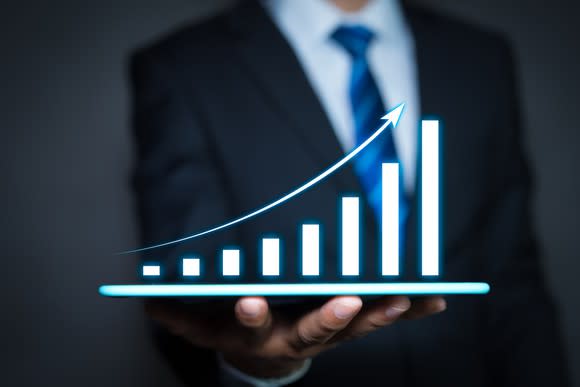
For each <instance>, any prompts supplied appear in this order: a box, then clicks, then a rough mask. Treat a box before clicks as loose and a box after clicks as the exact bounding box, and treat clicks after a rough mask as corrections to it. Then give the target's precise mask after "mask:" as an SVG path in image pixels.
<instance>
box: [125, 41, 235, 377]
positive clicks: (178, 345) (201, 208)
mask: <svg viewBox="0 0 580 387" xmlns="http://www.w3.org/2000/svg"><path fill="white" fill-rule="evenodd" d="M166 57H167V55H157V56H155V55H152V54H151V53H149V52H144V53H138V54H137V55H135V56H134V57H133V58H132V61H131V66H130V77H131V78H130V79H131V87H132V97H133V121H132V124H133V130H134V136H135V143H136V164H135V169H134V176H133V188H134V194H135V200H136V210H137V218H138V226H139V230H140V236H141V237H140V241H141V243H142V244H143V245H145V246H147V245H151V244H157V243H160V242H165V241H168V240H173V239H177V238H180V237H182V236H184V235H187V234H191V233H193V232H196V231H198V230H200V229H202V228H204V227H207V226H208V225H213V224H216V223H217V222H219V221H222V220H223V219H226V218H227V216H228V215H229V211H228V203H230V202H229V200H228V195H227V192H228V190H227V185H226V183H225V179H224V178H223V172H222V168H220V164H219V160H218V158H217V157H216V152H215V148H214V146H213V143H212V139H211V133H210V128H207V127H205V126H204V125H203V114H202V113H201V112H198V111H196V109H197V108H198V107H199V106H198V105H199V104H196V103H195V100H194V98H193V97H192V96H191V95H190V94H188V92H187V88H186V87H185V85H187V81H181V82H177V81H175V77H176V74H177V71H175V69H173V68H171V67H170V66H168V65H167V64H165V63H163V61H162V59H159V58H166ZM219 237H220V239H219V240H224V239H226V240H229V241H232V242H233V243H235V241H236V237H237V236H236V235H234V234H232V232H225V233H221V234H220V235H219ZM219 240H218V239H216V238H213V237H209V238H203V239H200V240H195V241H191V242H187V243H182V244H177V245H172V246H168V247H167V248H161V249H155V250H151V251H147V252H145V253H144V254H143V255H142V259H143V260H151V261H157V262H161V264H162V269H163V271H162V275H163V277H164V278H163V280H164V281H172V280H176V279H178V278H179V264H178V262H179V258H180V257H182V256H183V255H184V254H186V253H188V254H196V255H198V256H200V257H202V267H201V271H202V273H201V274H202V278H208V277H210V276H211V274H212V273H213V272H214V271H215V270H214V269H215V266H217V265H215V264H214V262H215V260H216V257H217V256H216V251H218V248H219ZM153 331H154V337H155V339H156V340H155V341H156V344H157V346H158V347H159V349H160V351H161V352H162V353H163V354H164V355H165V357H166V358H167V359H168V360H169V363H170V365H171V366H172V367H173V368H174V370H175V371H176V372H177V374H178V375H179V376H180V377H181V378H182V379H183V380H185V381H186V382H188V383H189V385H199V386H205V385H207V386H215V385H218V382H217V378H218V374H217V373H218V371H217V369H218V368H217V362H216V358H215V354H214V353H213V352H212V351H208V350H202V349H199V348H195V347H193V346H191V345H190V344H188V343H186V342H185V341H183V340H181V339H180V338H178V337H175V336H173V335H171V334H170V333H169V332H167V331H165V330H164V329H163V328H161V327H158V326H155V327H154V328H153Z"/></svg>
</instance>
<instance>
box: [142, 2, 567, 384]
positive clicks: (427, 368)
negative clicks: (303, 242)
mask: <svg viewBox="0 0 580 387" xmlns="http://www.w3.org/2000/svg"><path fill="white" fill-rule="evenodd" d="M514 78H515V77H514V63H513V59H512V56H511V51H510V48H509V46H508V45H507V44H506V42H505V41H504V40H503V39H502V38H501V37H499V36H497V35H496V34H494V33H491V32H488V31H483V30H480V29H477V28H473V27H471V26H468V25H465V24H463V23H460V22H458V21H455V20H452V19H448V18H445V17H442V16H439V15H436V14H432V13H428V12H424V11H420V10H417V9H413V8H411V7H409V6H406V5H401V4H399V3H398V2H397V1H394V0H352V1H347V0H271V1H263V2H258V1H252V0H248V1H242V2H240V3H239V4H238V5H237V6H235V7H234V8H232V9H231V10H228V11H226V12H224V13H223V14H220V15H218V16H216V17H214V18H212V19H210V20H208V21H205V22H203V23H201V24H197V25H192V26H186V27H185V28H182V29H181V30H179V31H177V32H175V33H173V34H171V35H170V36H168V37H166V38H164V39H162V40H161V41H159V42H157V43H155V44H153V45H151V46H149V47H146V48H144V49H141V50H140V51H138V52H137V53H136V54H135V55H134V56H133V58H132V64H131V79H132V87H133V93H134V130H135V137H136V142H137V164H136V171H135V178H134V188H135V193H136V198H137V203H138V213H139V217H140V225H141V231H142V239H143V242H144V243H146V244H149V243H155V242H158V241H164V240H169V239H175V238H176V237H180V236H182V235H186V234H188V233H191V232H195V231H197V230H200V229H202V228H204V227H206V226H208V225H213V224H219V223H220V222H222V221H223V220H225V219H230V218H232V217H234V216H236V215H239V214H241V213H244V212H247V211H248V210H251V209H254V208H257V207H259V206H260V205H261V204H263V203H264V202H266V201H268V200H271V199H273V198H275V197H276V196H277V195H279V194H280V193H283V192H287V191H289V190H290V189H291V188H293V187H295V186H297V185H298V184H300V183H302V182H303V181H304V180H306V178H308V177H310V176H314V175H315V174H316V173H318V172H320V171H321V170H322V169H323V168H324V167H326V166H328V165H330V164H332V163H333V162H335V161H336V160H338V159H340V158H341V157H342V156H343V155H344V153H345V152H346V151H348V150H350V149H352V148H353V147H354V146H356V145H358V144H359V143H360V142H361V141H364V139H365V138H367V137H368V135H369V134H370V133H371V131H372V130H374V129H376V124H377V120H378V118H380V117H381V116H382V115H383V114H384V112H385V111H386V110H388V107H391V106H394V105H395V104H398V103H400V102H406V106H407V109H406V112H405V116H404V117H403V118H402V120H401V122H400V123H399V125H398V126H397V128H396V129H394V130H392V131H389V132H386V133H385V134H384V136H382V138H381V140H380V141H378V142H377V145H373V146H374V148H373V152H367V154H368V155H371V156H363V157H373V159H372V160H367V161H369V162H373V163H375V162H379V163H380V162H381V161H397V162H399V163H400V164H401V165H402V171H403V173H402V184H401V187H402V189H401V198H402V200H401V203H402V204H401V214H402V216H401V219H400V224H401V226H402V229H403V238H402V243H403V245H402V246H403V249H402V250H403V251H404V254H405V255H404V260H403V261H402V265H403V268H402V269H403V270H402V271H403V279H413V278H414V277H416V274H415V273H417V267H416V257H417V215H418V211H417V190H418V188H419V187H418V186H417V175H418V173H417V162H416V160H417V157H418V156H419V155H418V130H417V128H418V125H417V124H418V121H419V120H420V118H421V117H425V116H437V117H439V118H440V119H441V122H442V124H443V131H444V136H443V138H442V147H443V149H444V152H443V153H444V155H443V162H442V167H443V173H442V175H443V176H444V181H443V183H442V184H443V191H442V192H443V201H444V203H445V207H444V208H445V211H444V219H443V230H444V240H443V241H442V242H443V246H444V249H443V256H444V259H445V261H444V267H445V269H444V278H445V280H448V281H474V280H482V281H487V282H489V283H490V284H491V286H492V293H491V294H490V295H489V296H485V297H455V298H452V297H450V298H448V299H447V300H444V299H443V298H441V297H431V298H423V299H414V300H410V299H409V298H407V297H383V298H379V299H373V300H364V302H363V300H361V298H359V297H357V296H356V295H353V296H344V297H334V298H330V299H329V300H322V301H319V302H314V301H312V302H309V301H307V300H293V302H288V303H284V304H282V305H280V304H276V303H273V302H272V300H266V299H264V298H259V297H243V298H241V299H239V300H235V301H232V302H231V303H230V302H229V301H227V300H225V301H224V300H222V301H213V302H202V303H183V302H168V301H161V302H159V301H158V302H152V303H148V305H147V311H148V313H149V315H150V316H151V317H152V319H153V321H155V337H156V341H157V343H158V346H159V348H160V350H161V351H162V352H163V353H164V354H165V356H166V357H167V358H168V360H169V362H170V364H171V365H172V366H173V368H174V369H175V371H176V372H177V373H178V374H179V376H180V377H181V378H182V379H183V381H184V382H185V383H186V384H188V385H192V386H199V385H208V386H214V385H223V386H246V385H249V386H252V385H253V386H282V385H288V384H296V385H303V386H320V385H335V386H342V385H345V386H348V385H364V386H453V385H461V386H489V385H493V386H503V385H505V386H536V385H537V386H545V385H551V386H566V385H567V376H566V370H565V359H564V358H563V354H562V353H563V351H562V348H561V339H560V333H559V327H558V322H557V317H556V311H555V309H554V306H553V303H552V300H551V298H550V296H549V294H548V291H547V289H546V286H545V283H544V279H543V275H542V272H541V265H540V257H539V252H538V248H537V246H536V242H535V237H534V234H533V230H532V227H531V216H530V209H529V207H530V189H531V181H530V174H529V171H528V166H527V163H526V160H525V157H524V154H523V151H522V139H521V127H520V117H519V110H518V103H519V102H518V98H517V86H516V84H515V79H514ZM377 184H378V176H377V174H376V173H374V172H373V171H372V170H371V169H370V168H364V167H361V163H360V160H355V161H354V162H353V164H352V165H349V166H347V167H346V168H345V169H344V170H343V171H341V172H340V173H339V174H337V175H336V176H333V177H331V178H330V179H329V180H328V181H326V182H325V183H324V184H321V185H318V186H316V187H314V188H313V189H312V190H310V191H308V192H307V193H306V194H304V195H303V196H301V198H300V199H299V200H298V201H293V202H289V203H287V204H286V205H285V206H283V207H280V208H277V209H275V210H273V211H271V212H269V213H267V214H265V216H263V217H260V218H256V219H253V220H252V221H250V222H248V223H246V224H244V225H243V226H242V227H236V228H231V229H227V230H224V231H223V232H220V233H218V234H215V235H211V236H209V237H208V238H204V239H203V240H199V241H195V243H194V242H192V243H191V244H181V245H176V246H172V247H170V248H167V249H164V250H160V251H156V252H155V254H157V255H156V257H159V256H160V255H162V256H163V258H164V259H165V265H166V266H167V267H168V269H167V275H168V276H170V277H171V276H172V275H175V273H176V272H177V268H176V267H173V268H172V267H171V266H170V265H171V264H172V263H173V262H177V258H178V257H180V256H182V255H183V254H185V253H188V252H192V251H195V252H196V253H198V254H200V255H201V256H203V257H206V261H205V262H206V263H205V266H204V268H203V272H204V279H208V280H210V279H212V278H214V279H215V278H218V276H217V273H216V271H217V270H218V269H219V268H218V266H219V265H215V264H213V263H212V262H213V260H212V258H215V256H216V255H215V252H216V251H219V249H220V248H221V247H223V245H224V244H226V243H227V244H229V243H233V244H236V245H239V246H241V247H242V250H243V251H244V263H245V267H246V268H256V267H258V263H257V260H256V257H258V256H259V252H258V249H257V246H256V243H255V240H256V238H257V237H258V236H259V235H261V234H264V233H268V232H273V231H275V232H276V233H277V234H278V235H280V237H281V238H282V240H283V241H285V244H284V255H285V258H286V259H284V260H283V262H282V277H281V280H285V281H291V280H293V279H296V278H297V274H298V273H297V267H296V265H295V264H294V262H295V261H296V257H298V256H299V251H298V246H299V244H298V243H299V241H298V240H297V235H296V225H298V224H300V223H301V222H304V221H305V220H307V219H317V220H318V221H319V222H320V223H321V224H323V225H325V226H326V229H325V230H326V231H325V232H324V233H323V237H322V239H323V245H324V258H323V269H322V273H321V276H320V278H318V279H317V280H319V281H332V280H333V279H336V274H337V272H338V270H337V267H336V257H338V256H339V255H338V251H337V248H336V247H335V246H337V238H336V235H337V232H336V231H335V230H336V227H337V224H338V223H337V217H336V201H335V200H334V199H332V198H336V197H338V196H340V195H341V194H344V193H345V192H358V193H360V194H361V195H362V196H363V197H364V198H365V200H364V202H365V209H364V213H363V221H364V230H365V233H364V236H363V241H362V242H363V251H364V263H363V265H362V267H361V271H362V276H363V278H362V279H364V280H369V281H373V280H377V277H376V274H374V273H376V272H377V270H376V267H375V263H376V257H377V256H378V255H377V253H378V252H377V245H378V242H377V225H378V222H377V215H376V213H377V211H376V209H377V206H376V205H375V203H376V201H375V200H374V197H375V195H374V194H373V192H375V188H376V187H377ZM246 271H247V272H246V273H244V276H245V280H247V281H259V280H260V279H259V278H258V277H257V276H255V273H253V272H252V271H251V270H250V269H246ZM445 309H447V310H446V311H445V312H444V313H438V312H442V311H443V310H445ZM399 320H400V321H399ZM403 320H404V321H403ZM395 322H396V323H395Z"/></svg>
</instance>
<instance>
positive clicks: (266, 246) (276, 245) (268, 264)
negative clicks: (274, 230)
mask: <svg viewBox="0 0 580 387" xmlns="http://www.w3.org/2000/svg"><path fill="white" fill-rule="evenodd" d="M262 275H264V276H277V275H280V239H278V238H263V239H262Z"/></svg>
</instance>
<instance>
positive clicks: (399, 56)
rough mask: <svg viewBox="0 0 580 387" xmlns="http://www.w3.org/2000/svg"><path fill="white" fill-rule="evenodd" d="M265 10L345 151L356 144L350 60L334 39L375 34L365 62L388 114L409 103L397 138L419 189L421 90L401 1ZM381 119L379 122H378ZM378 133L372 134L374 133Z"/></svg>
mask: <svg viewBox="0 0 580 387" xmlns="http://www.w3.org/2000/svg"><path fill="white" fill-rule="evenodd" d="M264 6H265V7H266V9H267V10H268V12H269V13H270V15H271V17H272V19H273V21H274V23H275V24H276V25H277V26H278V28H279V29H280V31H281V32H282V35H284V37H285V38H286V40H287V41H288V42H289V44H290V46H291V47H292V49H293V50H294V53H295V54H296V57H297V58H298V61H299V62H300V64H301V65H302V69H303V70H304V73H305V74H306V77H307V78H308V81H309V82H310V84H311V86H312V88H313V89H314V92H315V93H316V96H317V97H318V99H319V101H320V102H321V104H322V107H323V108H324V110H325V113H326V115H327V116H328V118H329V120H330V123H331V125H332V127H333V129H334V131H335V134H336V137H337V139H338V141H339V142H340V144H341V145H342V147H343V149H344V150H345V151H348V150H351V149H352V148H353V147H354V146H355V145H356V144H355V123H354V118H353V113H352V106H351V103H350V98H349V91H348V90H349V84H350V76H351V62H352V58H351V56H350V55H349V54H348V53H347V52H346V50H345V49H344V48H343V47H342V46H340V45H339V44H338V43H336V42H335V41H334V40H333V39H332V38H331V35H332V33H333V32H334V31H335V30H336V29H337V28H338V27H339V26H341V25H362V26H364V27H366V28H368V29H369V30H371V31H372V32H373V33H374V34H375V38H374V39H373V40H372V41H371V43H370V44H369V48H368V51H367V59H368V62H369V67H370V71H371V73H372V75H373V77H374V79H375V81H376V83H377V86H378V89H379V92H380V94H381V97H382V99H383V102H384V104H385V107H386V109H387V110H389V108H390V107H394V106H396V105H398V104H399V103H401V102H405V103H406V105H405V112H404V113H403V116H402V117H401V121H400V122H399V124H398V126H397V128H396V129H395V130H394V132H393V136H394V141H395V146H396V148H397V153H398V155H399V159H400V162H401V164H402V166H403V178H404V183H405V188H406V190H407V192H412V191H413V189H414V185H415V174H416V164H417V131H418V127H419V122H418V118H419V89H418V81H417V74H416V61H415V47H414V42H413V37H412V34H411V32H410V30H409V28H408V26H407V24H406V22H405V19H404V17H403V12H402V9H401V7H400V4H399V1H398V0H370V1H369V3H368V5H367V6H365V7H364V8H363V9H361V10H360V11H358V12H352V13H345V12H343V11H341V10H340V9H339V8H337V7H336V6H335V5H333V4H332V2H331V1H329V0H266V1H264ZM378 118H380V117H377V119H378ZM372 129H374V128H370V130H372Z"/></svg>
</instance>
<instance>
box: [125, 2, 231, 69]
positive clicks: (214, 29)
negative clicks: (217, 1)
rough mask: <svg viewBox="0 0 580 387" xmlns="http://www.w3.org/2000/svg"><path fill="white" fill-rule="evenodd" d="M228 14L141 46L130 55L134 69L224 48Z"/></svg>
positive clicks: (183, 26)
mask: <svg viewBox="0 0 580 387" xmlns="http://www.w3.org/2000/svg"><path fill="white" fill-rule="evenodd" d="M228 12H229V11H222V12H220V13H218V14H215V15H213V16H211V17H209V18H206V19H204V20H201V21H191V22H188V23H186V24H184V25H182V26H180V27H177V28H175V29H174V30H172V31H170V32H168V33H166V34H165V35H162V36H161V37H160V38H157V39H155V40H153V41H151V42H148V43H146V44H144V45H142V46H141V47H138V48H137V49H135V50H134V51H133V52H131V53H130V55H129V60H130V64H131V67H132V66H134V65H135V63H138V62H140V61H160V60H162V61H171V60H172V58H173V59H177V58H183V57H184V54H185V53H187V52H196V53H198V54H203V52H204V51H205V50H207V49H209V48H212V47H217V46H220V45H223V44H224V42H226V41H227V38H226V33H225V32H226V19H227V17H228V16H227V15H228ZM200 56H201V55H200Z"/></svg>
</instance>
